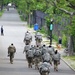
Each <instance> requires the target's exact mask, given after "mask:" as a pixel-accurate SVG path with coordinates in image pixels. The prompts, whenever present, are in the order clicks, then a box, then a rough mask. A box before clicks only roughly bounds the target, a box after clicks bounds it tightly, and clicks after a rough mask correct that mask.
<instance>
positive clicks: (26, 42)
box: [24, 31, 32, 45]
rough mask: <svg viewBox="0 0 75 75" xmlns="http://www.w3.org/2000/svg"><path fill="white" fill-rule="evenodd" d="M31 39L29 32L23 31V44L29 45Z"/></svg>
mask: <svg viewBox="0 0 75 75" xmlns="http://www.w3.org/2000/svg"><path fill="white" fill-rule="evenodd" d="M31 41H32V36H31V34H30V33H29V32H28V31H27V32H26V33H25V37H24V42H25V45H29V44H30V43H31Z"/></svg>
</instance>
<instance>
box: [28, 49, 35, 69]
mask: <svg viewBox="0 0 75 75" xmlns="http://www.w3.org/2000/svg"><path fill="white" fill-rule="evenodd" d="M33 57H34V55H33V51H32V50H31V49H30V50H28V51H27V61H28V67H29V68H30V67H31V68H32V64H33Z"/></svg>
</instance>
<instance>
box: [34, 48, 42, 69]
mask: <svg viewBox="0 0 75 75" xmlns="http://www.w3.org/2000/svg"><path fill="white" fill-rule="evenodd" d="M40 56H41V51H40V50H39V47H37V48H36V49H35V52H34V64H35V69H38V64H39V63H40Z"/></svg>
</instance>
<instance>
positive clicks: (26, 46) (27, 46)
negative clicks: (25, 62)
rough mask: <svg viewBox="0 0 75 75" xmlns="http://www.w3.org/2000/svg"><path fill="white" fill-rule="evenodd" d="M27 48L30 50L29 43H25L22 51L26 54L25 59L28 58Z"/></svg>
mask: <svg viewBox="0 0 75 75" xmlns="http://www.w3.org/2000/svg"><path fill="white" fill-rule="evenodd" d="M28 50H30V45H25V47H24V51H23V53H24V52H25V54H26V59H28V58H27V52H28Z"/></svg>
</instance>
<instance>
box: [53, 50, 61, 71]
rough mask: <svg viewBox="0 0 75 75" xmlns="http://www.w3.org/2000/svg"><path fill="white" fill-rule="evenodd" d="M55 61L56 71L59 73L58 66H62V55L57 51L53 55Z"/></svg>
mask: <svg viewBox="0 0 75 75" xmlns="http://www.w3.org/2000/svg"><path fill="white" fill-rule="evenodd" d="M53 61H54V71H58V65H59V64H60V54H59V53H58V52H57V50H56V51H55V53H54V55H53Z"/></svg>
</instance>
